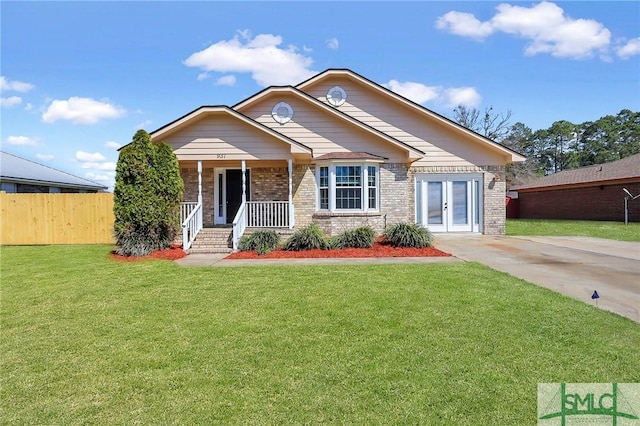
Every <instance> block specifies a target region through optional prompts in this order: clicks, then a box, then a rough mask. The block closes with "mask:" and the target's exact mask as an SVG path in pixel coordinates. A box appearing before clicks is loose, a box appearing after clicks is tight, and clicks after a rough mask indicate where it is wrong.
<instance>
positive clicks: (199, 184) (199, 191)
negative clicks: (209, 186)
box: [198, 160, 202, 204]
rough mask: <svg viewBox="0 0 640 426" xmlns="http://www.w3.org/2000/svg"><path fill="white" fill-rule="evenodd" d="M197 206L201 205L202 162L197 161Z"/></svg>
mask: <svg viewBox="0 0 640 426" xmlns="http://www.w3.org/2000/svg"><path fill="white" fill-rule="evenodd" d="M198 204H202V160H198Z"/></svg>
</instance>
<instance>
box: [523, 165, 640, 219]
mask: <svg viewBox="0 0 640 426" xmlns="http://www.w3.org/2000/svg"><path fill="white" fill-rule="evenodd" d="M624 189H626V190H627V191H629V193H631V194H633V195H637V194H640V154H636V155H631V156H629V157H626V158H623V159H621V160H617V161H612V162H610V163H604V164H598V165H595V166H587V167H581V168H578V169H573V170H564V171H561V172H558V173H553V174H551V175H548V176H544V177H541V178H539V179H536V180H533V181H532V182H529V183H527V184H525V185H519V186H517V187H514V188H512V190H513V191H514V192H516V193H517V206H518V217H519V218H523V219H573V220H610V221H624V218H625V198H629V196H628V194H627V193H626V192H625V191H624ZM513 201H515V200H514V199H512V200H511V202H513ZM627 207H628V212H627V213H628V220H629V221H632V222H640V199H636V200H627Z"/></svg>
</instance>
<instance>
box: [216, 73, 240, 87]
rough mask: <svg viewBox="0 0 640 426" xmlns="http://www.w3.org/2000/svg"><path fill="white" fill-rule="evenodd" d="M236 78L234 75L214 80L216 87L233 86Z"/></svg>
mask: <svg viewBox="0 0 640 426" xmlns="http://www.w3.org/2000/svg"><path fill="white" fill-rule="evenodd" d="M235 84H236V77H235V76H234V75H225V76H223V77H220V78H219V79H217V80H216V86H235Z"/></svg>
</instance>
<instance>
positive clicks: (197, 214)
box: [180, 203, 202, 250]
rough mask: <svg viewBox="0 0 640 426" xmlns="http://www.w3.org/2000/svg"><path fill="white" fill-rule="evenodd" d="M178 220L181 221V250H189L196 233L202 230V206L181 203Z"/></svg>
mask: <svg viewBox="0 0 640 426" xmlns="http://www.w3.org/2000/svg"><path fill="white" fill-rule="evenodd" d="M180 219H181V220H182V249H183V250H189V248H191V244H192V243H193V240H195V239H196V236H197V235H198V232H200V231H201V230H202V204H200V203H182V204H181V205H180Z"/></svg>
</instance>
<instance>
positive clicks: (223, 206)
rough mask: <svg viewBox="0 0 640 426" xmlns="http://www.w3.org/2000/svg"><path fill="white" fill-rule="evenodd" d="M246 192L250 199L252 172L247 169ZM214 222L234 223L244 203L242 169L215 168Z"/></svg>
mask: <svg viewBox="0 0 640 426" xmlns="http://www.w3.org/2000/svg"><path fill="white" fill-rule="evenodd" d="M246 173H247V174H246V194H247V201H249V200H250V199H251V198H250V195H249V194H251V184H250V182H251V179H250V176H251V172H250V170H249V169H247V171H246ZM214 176H215V177H214V191H213V197H214V203H213V205H214V222H213V223H214V224H215V225H224V224H228V223H233V219H234V218H235V217H236V213H238V209H239V208H240V204H242V170H241V169H226V168H215V169H214Z"/></svg>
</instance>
